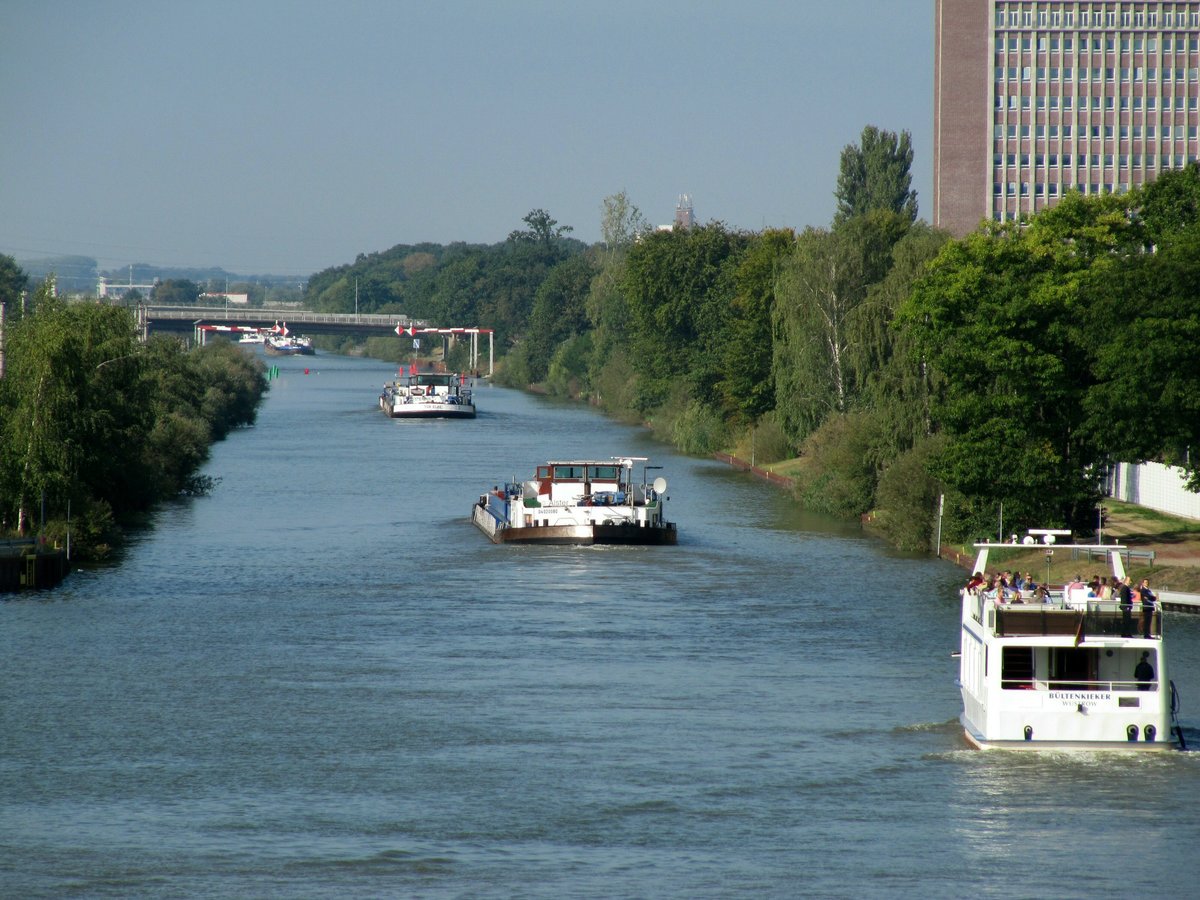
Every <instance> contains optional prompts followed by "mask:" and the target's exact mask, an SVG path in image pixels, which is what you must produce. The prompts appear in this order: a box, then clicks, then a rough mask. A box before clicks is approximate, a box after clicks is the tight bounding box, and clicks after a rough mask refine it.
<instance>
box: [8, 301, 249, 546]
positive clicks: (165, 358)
mask: <svg viewBox="0 0 1200 900" xmlns="http://www.w3.org/2000/svg"><path fill="white" fill-rule="evenodd" d="M5 350H6V354H5V374H4V378H3V379H0V531H3V532H5V533H12V534H20V535H26V534H30V533H34V532H35V531H37V530H38V529H39V528H40V529H41V531H42V533H43V534H44V535H45V536H46V537H47V538H48V539H65V536H66V530H67V521H68V516H69V517H70V528H71V534H72V550H73V554H74V555H80V556H85V557H86V556H89V555H91V556H96V555H103V554H104V553H105V552H106V551H107V549H108V548H109V546H110V545H111V544H112V543H113V541H114V540H115V539H116V537H117V535H118V534H119V527H120V526H121V525H122V524H123V523H128V522H130V521H132V520H134V519H135V518H136V517H137V516H138V515H140V514H143V513H145V512H147V511H148V510H150V509H151V508H152V507H153V506H154V505H155V504H156V503H158V502H160V501H162V500H165V499H167V498H169V497H173V496H177V495H179V494H181V493H188V492H191V493H194V492H197V491H201V490H203V489H204V481H203V479H201V478H200V477H199V476H198V473H199V469H200V467H201V465H202V464H203V463H204V461H205V460H206V459H207V456H208V448H209V445H210V444H211V443H212V442H213V441H215V440H220V439H221V438H223V437H225V435H226V434H228V433H229V431H230V430H231V429H233V428H236V427H238V426H241V425H249V424H252V423H253V422H254V418H255V414H256V409H257V405H258V402H259V400H260V399H261V397H262V395H263V393H264V392H265V391H266V389H267V382H266V378H265V374H264V368H263V366H262V364H261V362H258V361H257V360H255V359H253V358H252V357H250V356H248V355H247V354H246V353H243V352H242V351H241V350H240V348H238V347H236V346H234V345H232V344H229V343H227V342H216V343H213V344H211V345H209V346H206V347H202V348H199V349H196V350H187V349H185V348H184V346H183V345H182V344H181V343H180V342H179V341H178V340H177V339H174V338H170V337H164V336H153V337H151V338H150V340H149V341H148V342H147V343H146V344H141V343H139V342H138V340H137V338H136V332H135V323H134V320H133V316H132V314H131V313H130V312H129V311H128V310H126V309H123V308H120V307H114V306H106V305H101V304H94V303H80V304H67V303H65V302H63V301H60V300H57V299H56V298H54V297H53V296H51V292H50V291H49V290H48V289H45V287H43V289H41V290H39V291H38V293H37V295H36V296H35V298H34V302H33V304H32V306H31V308H30V309H28V310H27V311H25V312H24V314H23V315H21V316H20V317H17V318H15V319H10V320H9V322H8V324H7V328H6V334H5Z"/></svg>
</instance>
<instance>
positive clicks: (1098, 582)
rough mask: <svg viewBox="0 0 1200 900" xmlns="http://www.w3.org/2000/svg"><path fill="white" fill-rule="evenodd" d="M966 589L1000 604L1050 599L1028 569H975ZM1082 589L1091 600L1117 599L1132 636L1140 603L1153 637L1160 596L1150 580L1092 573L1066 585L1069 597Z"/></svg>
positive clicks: (1125, 630)
mask: <svg viewBox="0 0 1200 900" xmlns="http://www.w3.org/2000/svg"><path fill="white" fill-rule="evenodd" d="M967 590H968V591H971V592H972V593H979V594H981V595H982V596H983V598H984V599H985V600H995V601H996V602H997V603H1045V602H1046V600H1047V599H1049V596H1050V591H1049V586H1048V585H1045V584H1038V583H1037V582H1036V581H1034V580H1033V575H1032V574H1031V573H1029V572H1026V573H1025V574H1024V575H1022V574H1021V573H1020V572H1017V573H1016V574H1013V573H1012V572H997V573H996V574H994V575H992V576H990V577H985V576H984V574H983V573H982V572H976V573H975V574H974V575H972V576H971V580H970V581H968V582H967ZM1080 592H1083V595H1084V597H1086V598H1087V599H1089V600H1092V599H1094V600H1115V601H1117V605H1118V606H1119V607H1120V610H1121V624H1122V628H1121V631H1122V635H1123V636H1124V637H1133V606H1134V604H1135V603H1136V604H1138V605H1139V606H1140V607H1141V612H1142V616H1141V618H1142V636H1143V637H1146V638H1148V637H1150V633H1151V630H1152V625H1153V623H1154V607H1155V605H1156V604H1157V602H1158V598H1157V597H1156V596H1155V594H1154V592H1153V591H1152V590H1150V579H1148V578H1143V579H1142V580H1141V583H1140V584H1139V585H1138V586H1137V587H1134V585H1133V579H1132V578H1130V577H1129V576H1126V577H1124V578H1118V577H1116V576H1113V578H1112V581H1111V583H1110V581H1109V579H1108V577H1107V576H1105V575H1093V576H1092V580H1091V581H1086V582H1085V581H1084V580H1083V579H1082V578H1081V577H1080V576H1079V575H1076V576H1075V579H1074V580H1073V581H1071V582H1068V583H1067V584H1066V585H1065V586H1064V587H1063V594H1064V596H1066V597H1077V596H1079V593H1080Z"/></svg>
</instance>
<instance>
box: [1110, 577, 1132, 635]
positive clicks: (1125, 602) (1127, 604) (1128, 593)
mask: <svg viewBox="0 0 1200 900" xmlns="http://www.w3.org/2000/svg"><path fill="white" fill-rule="evenodd" d="M1114 590H1115V591H1116V594H1117V599H1118V601H1119V603H1120V606H1121V637H1133V588H1132V587H1130V586H1129V578H1128V577H1126V578H1119V579H1117V583H1116V586H1115V587H1114Z"/></svg>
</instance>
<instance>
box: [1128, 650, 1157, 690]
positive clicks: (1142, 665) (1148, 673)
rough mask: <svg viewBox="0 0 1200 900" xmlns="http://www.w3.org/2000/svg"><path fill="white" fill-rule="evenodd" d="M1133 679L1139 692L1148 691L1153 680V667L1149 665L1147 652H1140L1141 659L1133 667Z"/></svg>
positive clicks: (1148, 652)
mask: <svg viewBox="0 0 1200 900" xmlns="http://www.w3.org/2000/svg"><path fill="white" fill-rule="evenodd" d="M1133 677H1134V680H1136V681H1137V683H1138V690H1139V691H1148V690H1150V682H1152V681H1153V680H1154V666H1152V665H1150V651H1149V650H1143V651H1142V658H1141V659H1140V660H1139V661H1138V664H1137V665H1136V666H1134V667H1133Z"/></svg>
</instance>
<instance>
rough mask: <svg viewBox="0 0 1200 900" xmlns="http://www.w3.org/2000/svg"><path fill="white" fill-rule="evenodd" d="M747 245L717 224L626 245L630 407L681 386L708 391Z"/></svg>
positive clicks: (652, 402) (643, 406) (718, 372)
mask: <svg viewBox="0 0 1200 900" xmlns="http://www.w3.org/2000/svg"><path fill="white" fill-rule="evenodd" d="M748 244H749V237H748V236H747V235H745V234H741V233H738V232H732V231H730V230H728V229H727V228H726V227H725V226H724V225H722V224H721V223H719V222H718V223H710V224H708V225H702V226H699V227H695V228H689V229H676V230H673V231H664V232H655V233H653V234H650V235H647V236H646V237H644V238H643V239H642V240H640V241H638V242H637V243H635V244H634V245H633V246H632V247H630V249H629V254H628V257H627V261H626V269H625V275H624V281H623V283H622V292H623V294H624V296H625V300H626V302H627V304H628V309H629V336H630V345H631V346H630V350H631V359H632V364H633V366H634V367H635V369H636V371H637V373H638V376H639V385H640V396H639V398H638V400H637V404H638V409H639V410H640V411H646V410H649V409H653V408H654V407H656V406H658V405H660V404H661V403H662V402H663V401H664V400H666V398H667V397H668V396H669V395H670V394H671V393H672V389H674V388H676V387H678V386H680V385H683V386H684V387H686V388H687V390H688V391H689V392H690V393H691V395H692V396H693V397H709V396H712V395H714V393H715V385H716V384H717V382H718V381H719V380H720V379H721V377H722V376H723V374H724V373H723V371H722V368H721V366H722V359H723V357H722V354H721V353H720V346H721V345H722V343H723V342H724V341H725V338H726V334H725V330H724V329H725V325H726V324H727V322H728V319H729V313H730V309H731V306H732V303H733V298H734V296H735V295H736V293H737V283H736V278H735V275H736V269H737V264H738V262H739V261H740V259H741V255H742V253H743V252H744V251H745V249H746V247H747V246H748Z"/></svg>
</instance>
